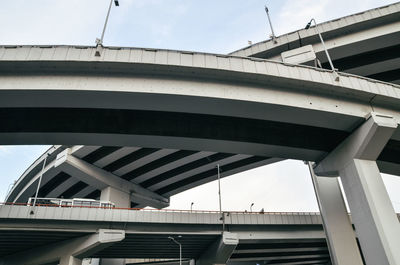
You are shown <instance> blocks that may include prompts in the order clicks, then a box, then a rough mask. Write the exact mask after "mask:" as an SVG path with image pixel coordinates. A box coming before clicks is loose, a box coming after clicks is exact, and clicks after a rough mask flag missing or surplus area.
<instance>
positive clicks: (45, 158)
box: [30, 153, 50, 214]
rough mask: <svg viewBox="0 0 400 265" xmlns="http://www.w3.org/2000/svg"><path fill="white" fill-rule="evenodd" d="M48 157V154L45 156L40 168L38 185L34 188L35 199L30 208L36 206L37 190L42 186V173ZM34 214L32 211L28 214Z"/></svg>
mask: <svg viewBox="0 0 400 265" xmlns="http://www.w3.org/2000/svg"><path fill="white" fill-rule="evenodd" d="M49 156H50V153H47V154H46V156H45V157H44V161H43V166H42V170H41V171H40V176H39V181H38V185H37V188H36V193H35V198H34V199H33V205H32V207H35V206H36V200H37V197H38V194H39V189H40V185H41V184H42V178H43V172H44V168H45V167H46V162H47V157H49ZM34 213H35V212H34V211H33V208H32V210H31V211H30V214H34Z"/></svg>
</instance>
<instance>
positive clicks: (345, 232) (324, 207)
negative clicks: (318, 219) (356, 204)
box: [310, 167, 363, 265]
mask: <svg viewBox="0 0 400 265" xmlns="http://www.w3.org/2000/svg"><path fill="white" fill-rule="evenodd" d="M310 171H311V172H310V173H311V177H312V180H313V184H314V189H315V194H316V196H317V200H318V205H319V209H320V212H321V216H322V222H323V226H324V231H325V234H326V238H327V242H328V248H329V253H330V256H331V259H332V262H333V264H334V265H347V264H352V265H363V261H362V258H361V254H360V250H359V248H358V245H357V241H356V237H355V234H354V231H353V226H352V224H351V221H350V218H349V215H348V213H347V210H346V205H345V202H344V199H343V196H342V192H341V190H340V186H339V181H338V178H328V177H319V176H316V175H315V174H314V171H313V169H312V167H310Z"/></svg>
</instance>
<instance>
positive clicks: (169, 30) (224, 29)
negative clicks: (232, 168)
mask: <svg viewBox="0 0 400 265" xmlns="http://www.w3.org/2000/svg"><path fill="white" fill-rule="evenodd" d="M119 2H120V6H119V7H113V9H112V11H111V15H110V21H109V26H108V28H107V32H106V34H105V39H104V45H105V46H127V47H146V48H163V49H175V50H191V51H202V52H210V53H229V52H232V51H234V50H237V49H240V48H243V47H244V46H247V42H248V41H252V42H253V43H255V42H259V41H262V40H265V39H267V38H268V36H269V34H270V30H269V26H268V24H267V18H266V15H265V11H264V5H265V4H266V3H267V4H268V7H269V10H270V13H271V18H272V22H273V25H274V29H275V34H276V35H282V34H285V33H288V32H291V31H294V30H297V29H300V28H303V27H304V26H305V24H307V22H308V21H309V20H310V19H311V18H312V17H314V18H315V19H316V21H317V22H318V23H321V22H323V21H327V20H330V19H335V18H339V17H342V16H345V15H350V14H353V13H357V12H362V11H364V10H367V9H370V8H375V7H379V6H383V5H387V4H390V3H394V2H396V1H386V0H352V1H347V0H335V1H334V0H320V1H316V0H270V1H262V0H247V1H243V0H218V1H216V0H214V1H212V0H202V1H199V0H197V1H194V0H119ZM108 3H109V0H35V1H32V0H13V1H3V3H2V6H1V8H0V45H22V44H43V45H51V44H68V45H94V43H95V39H96V37H100V35H101V29H102V26H103V23H104V18H105V14H106V11H107V7H108ZM47 148H48V147H46V146H0V200H2V199H4V197H5V195H6V192H7V191H8V189H9V187H10V184H11V183H13V182H14V180H16V179H17V178H18V177H19V176H20V175H21V174H22V173H23V171H24V170H25V169H26V168H27V167H28V166H29V165H30V164H31V163H32V162H33V161H34V160H35V159H36V158H37V157H38V156H39V155H40V154H41V153H43V152H44V150H45V149H47ZM383 178H384V181H385V184H386V187H387V189H388V192H389V195H390V197H391V199H392V201H393V205H394V207H395V209H396V211H397V212H400V192H399V191H400V178H398V177H394V176H388V175H384V176H383ZM191 202H194V203H195V204H194V209H204V210H207V209H209V210H216V209H217V208H218V196H217V183H215V182H212V183H209V184H206V185H203V186H200V187H197V188H195V189H192V190H190V191H186V192H183V193H181V194H178V195H176V196H174V197H172V198H171V207H170V208H175V209H188V208H190V204H191ZM251 203H254V207H253V209H254V210H259V209H261V208H264V209H265V210H266V211H318V206H317V203H316V201H315V195H314V191H313V187H312V184H311V179H310V176H309V173H308V170H307V167H306V166H305V165H304V164H303V163H302V162H301V161H284V162H281V163H277V164H274V165H269V166H266V167H261V168H257V169H253V170H250V171H247V172H244V173H241V174H237V175H235V176H231V177H228V178H225V179H223V180H222V205H223V209H224V210H249V207H250V204H251Z"/></svg>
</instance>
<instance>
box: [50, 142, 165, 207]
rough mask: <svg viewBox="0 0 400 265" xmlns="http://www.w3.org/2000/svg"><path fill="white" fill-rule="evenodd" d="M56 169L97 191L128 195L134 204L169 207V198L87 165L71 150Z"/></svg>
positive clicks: (62, 157) (63, 153)
mask: <svg viewBox="0 0 400 265" xmlns="http://www.w3.org/2000/svg"><path fill="white" fill-rule="evenodd" d="M55 167H59V168H60V169H61V170H62V171H64V172H66V173H68V174H70V175H71V176H74V177H75V178H78V179H79V180H81V181H83V182H85V183H87V184H89V185H90V186H92V187H94V188H96V189H99V190H105V189H106V188H108V187H112V188H113V189H114V190H117V191H119V192H121V193H126V194H128V195H129V196H130V199H131V200H132V201H134V202H137V203H140V204H145V205H148V206H151V207H154V208H158V209H161V208H165V207H168V206H169V199H168V198H165V197H163V196H161V195H159V194H157V193H155V192H153V191H150V190H148V189H145V188H143V187H141V186H140V185H138V184H135V183H133V182H130V181H127V180H124V179H122V178H120V177H118V176H116V175H114V174H112V173H110V172H108V171H105V170H103V169H101V168H98V167H96V166H94V165H92V164H90V163H87V162H86V161H83V160H82V159H79V158H77V157H75V156H73V155H72V154H71V150H70V149H66V150H64V151H63V152H61V153H60V154H59V155H58V156H57V159H56V163H55ZM125 197H126V196H125Z"/></svg>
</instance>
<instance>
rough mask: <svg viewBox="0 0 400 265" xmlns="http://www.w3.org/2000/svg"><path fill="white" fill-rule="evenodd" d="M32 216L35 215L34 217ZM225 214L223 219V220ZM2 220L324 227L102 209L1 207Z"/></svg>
mask: <svg viewBox="0 0 400 265" xmlns="http://www.w3.org/2000/svg"><path fill="white" fill-rule="evenodd" d="M32 212H33V214H32ZM222 214H223V218H221V217H222ZM0 218H17V219H18V218H29V219H51V220H71V221H73V220H76V221H78V220H79V221H82V220H85V221H118V222H121V221H122V222H146V223H188V224H216V225H219V224H221V225H222V224H223V223H225V224H226V225H235V224H260V225H262V224H277V225H285V224H287V225H299V224H321V218H320V216H319V213H316V212H300V213H298V212H297V213H294V212H263V213H260V212H241V211H223V212H222V213H221V212H219V211H211V210H176V209H162V210H158V209H150V208H144V209H138V208H102V207H93V206H59V205H41V204H37V205H36V206H35V207H33V206H32V205H29V204H27V203H8V202H6V203H0Z"/></svg>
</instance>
